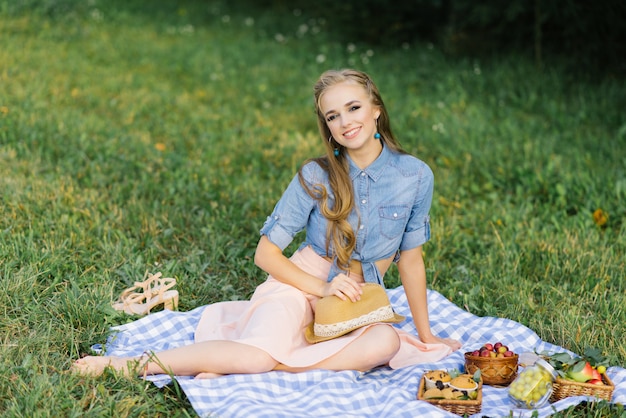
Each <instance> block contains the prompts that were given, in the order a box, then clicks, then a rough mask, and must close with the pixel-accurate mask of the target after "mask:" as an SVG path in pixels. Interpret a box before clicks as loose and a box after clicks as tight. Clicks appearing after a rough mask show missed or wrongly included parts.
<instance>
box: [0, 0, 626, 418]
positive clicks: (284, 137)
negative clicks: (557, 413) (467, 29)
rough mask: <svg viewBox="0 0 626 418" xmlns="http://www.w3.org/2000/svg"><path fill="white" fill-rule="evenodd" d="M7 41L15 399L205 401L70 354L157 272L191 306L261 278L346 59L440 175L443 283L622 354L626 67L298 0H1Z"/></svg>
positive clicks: (562, 336)
mask: <svg viewBox="0 0 626 418" xmlns="http://www.w3.org/2000/svg"><path fill="white" fill-rule="evenodd" d="M35 6H37V7H35ZM0 37H1V39H2V48H0V283H2V286H0V306H2V307H3V311H4V312H3V314H2V315H0V329H2V330H3V333H2V343H1V344H0V381H1V383H0V387H2V390H1V391H0V411H4V415H5V416H144V415H149V416H168V417H169V416H193V415H194V411H193V409H192V408H191V406H190V404H189V403H188V401H187V400H186V399H185V397H184V394H182V393H181V392H180V390H179V389H178V388H177V387H176V386H172V387H169V388H166V389H163V390H161V389H157V388H155V387H154V386H152V385H150V384H148V385H146V383H145V382H142V381H141V380H137V381H127V380H126V379H123V378H119V377H116V376H114V375H107V376H105V377H104V378H101V379H95V380H94V379H89V378H80V377H76V376H72V375H69V374H68V373H67V372H66V371H67V369H68V368H69V366H70V364H71V362H72V361H73V360H74V359H76V358H78V357H79V356H80V355H81V353H84V352H87V351H88V350H89V347H90V346H91V345H92V344H94V343H98V342H103V341H104V340H105V338H106V335H107V331H108V329H109V327H110V326H112V325H117V324H121V323H124V322H127V321H130V320H132V319H133V318H132V317H129V316H126V315H123V314H120V313H118V312H116V311H114V310H113V309H112V308H111V306H110V305H111V302H112V301H113V300H114V299H115V298H116V297H117V295H118V294H119V293H120V292H121V291H122V290H123V289H124V288H126V287H128V286H130V285H132V284H133V283H134V282H135V281H136V280H139V279H141V278H142V276H143V274H144V272H145V271H146V270H150V271H152V272H155V271H162V272H163V273H164V274H165V275H166V276H170V277H176V278H177V279H178V286H177V288H178V290H179V292H180V294H181V304H180V309H181V310H189V309H192V308H195V307H197V306H200V305H203V304H207V303H211V302H215V301H219V300H237V299H245V298H247V297H249V295H250V294H251V292H252V291H253V289H254V287H255V286H256V285H257V284H259V283H260V282H261V281H263V280H264V274H263V273H262V272H261V271H260V270H259V269H258V268H256V267H255V266H254V264H253V262H252V258H253V254H254V248H255V246H256V242H257V240H258V230H259V229H260V227H261V225H262V224H263V222H264V220H265V218H266V216H267V215H268V214H269V213H270V212H271V210H272V207H273V205H274V203H275V202H276V200H277V199H278V198H279V197H280V194H281V192H282V190H283V189H284V188H285V187H286V185H287V183H288V182H289V180H290V179H291V177H292V176H293V175H294V174H295V172H296V170H297V168H298V166H299V165H300V164H301V163H302V162H303V161H304V160H305V159H306V158H308V157H311V156H315V155H317V154H319V153H321V152H322V147H321V140H320V138H319V137H318V133H317V127H316V122H315V116H314V113H313V104H312V85H313V83H314V81H315V80H316V77H317V76H318V75H319V74H320V73H321V72H322V71H324V70H325V69H328V68H340V67H348V66H349V67H356V68H358V69H362V70H364V71H366V72H368V73H369V74H370V75H371V76H372V77H373V79H374V80H375V81H376V83H377V84H378V86H379V88H380V89H381V91H382V93H383V96H384V98H385V101H386V104H387V106H388V108H389V110H390V114H391V117H392V124H393V128H394V131H395V133H396V135H397V136H398V137H399V139H400V141H401V142H402V144H403V145H404V147H405V148H406V149H407V150H408V151H410V152H411V153H414V154H415V155H417V156H419V157H420V158H421V159H423V160H424V161H426V162H427V163H428V164H429V165H430V166H431V167H432V169H433V171H434V173H435V178H436V186H435V199H434V202H433V207H432V212H431V218H432V231H433V238H432V240H431V241H430V242H429V243H428V244H426V246H425V247H424V250H425V254H426V263H427V269H428V276H429V282H430V287H431V288H432V289H435V290H437V291H438V292H440V293H442V294H443V295H445V296H446V297H448V298H449V299H450V300H451V301H453V302H454V303H456V304H457V305H459V306H461V307H463V308H465V309H467V310H469V311H470V312H472V313H474V314H476V315H479V316H499V317H506V318H510V319H513V320H515V321H518V322H520V323H522V324H524V325H526V326H528V327H530V328H532V329H533V330H535V331H536V332H537V333H538V334H539V336H540V337H541V338H542V339H543V340H546V341H548V342H551V343H554V344H557V345H560V346H563V347H565V348H567V349H570V350H572V351H574V352H577V353H582V352H583V350H584V348H585V347H587V346H593V347H597V348H599V349H601V350H602V351H603V353H604V354H605V355H607V356H608V357H609V359H610V362H611V364H612V365H617V366H621V367H625V366H626V345H625V344H624V341H625V340H626V335H625V329H626V312H625V308H624V307H625V306H626V284H625V281H624V271H625V270H626V233H625V229H626V223H625V220H626V205H625V204H624V202H625V201H626V113H624V109H626V85H625V83H624V80H622V79H620V78H619V77H615V76H613V77H611V76H607V77H604V78H602V79H598V78H593V79H591V78H590V79H585V78H583V77H580V76H573V75H572V74H571V73H569V72H568V71H567V70H566V69H567V66H566V65H564V64H563V63H560V62H552V63H550V65H547V66H546V67H545V68H543V69H538V68H536V67H535V66H534V65H533V62H532V60H528V59H527V58H526V57H523V56H517V55H514V54H512V55H508V56H500V57H492V58H490V59H480V60H479V59H470V58H463V57H451V56H449V55H446V54H445V53H444V52H443V51H441V50H440V49H439V48H438V47H436V46H434V45H429V44H419V43H416V44H411V45H400V46H398V47H397V48H392V49H390V48H385V49H383V48H376V47H372V46H368V45H363V44H360V43H359V42H358V40H355V41H354V42H347V43H346V42H343V41H341V42H340V41H338V38H337V37H336V36H335V35H334V34H333V33H332V31H331V28H329V27H327V26H326V25H325V22H324V21H321V20H315V19H310V18H309V17H307V16H305V15H302V14H300V13H298V12H297V11H296V12H295V13H291V14H290V16H288V18H285V17H284V16H281V15H275V14H272V13H271V12H269V11H255V10H254V8H251V9H250V10H249V11H248V13H245V12H236V11H233V10H230V9H229V6H228V3H227V2H222V3H220V2H213V3H211V5H210V6H207V5H206V4H204V3H200V2H193V1H187V2H178V3H177V5H175V4H174V3H172V4H169V5H168V6H154V5H151V6H150V7H144V6H142V2H140V1H131V2H121V1H111V2H98V1H96V0H91V1H88V2H76V3H74V2H72V1H70V0H64V1H58V2H54V1H43V0H42V1H39V2H38V1H35V0H32V1H23V2H12V1H10V0H0ZM290 249H293V248H290ZM386 281H387V284H388V286H389V287H395V286H397V285H398V284H399V281H398V277H397V271H396V270H395V269H392V271H391V274H389V276H388V277H386ZM611 414H613V415H614V416H620V415H619V412H617V411H614V410H613V409H612V408H610V407H609V406H608V405H602V404H600V405H591V406H585V407H579V408H572V409H571V410H568V411H567V412H565V413H562V416H609V415H610V416H613V415H611Z"/></svg>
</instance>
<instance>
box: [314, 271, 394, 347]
mask: <svg viewBox="0 0 626 418" xmlns="http://www.w3.org/2000/svg"><path fill="white" fill-rule="evenodd" d="M362 290H363V294H362V295H361V299H360V300H358V301H356V302H352V301H351V300H349V299H348V300H341V299H339V298H338V297H337V296H334V295H333V296H326V297H323V298H321V299H320V300H318V301H317V304H316V306H315V319H314V320H313V322H311V323H310V324H309V326H308V327H307V329H306V330H305V332H304V336H305V338H306V340H307V341H308V342H309V343H311V344H313V343H319V342H321V341H327V340H331V339H333V338H337V337H340V336H342V335H344V334H347V333H349V332H350V331H354V330H355V329H357V328H361V327H363V326H365V325H370V324H375V323H379V322H402V321H404V319H405V318H404V316H402V315H398V314H396V313H395V312H394V311H393V308H392V307H391V303H390V302H389V298H388V297H387V292H385V289H383V287H382V286H380V285H377V284H375V283H366V284H365V285H364V286H363V287H362Z"/></svg>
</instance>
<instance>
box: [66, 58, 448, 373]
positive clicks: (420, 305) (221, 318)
mask: <svg viewBox="0 0 626 418" xmlns="http://www.w3.org/2000/svg"><path fill="white" fill-rule="evenodd" d="M314 90H315V103H316V108H317V115H318V124H319V127H320V133H321V137H322V140H323V141H324V143H326V144H327V146H326V155H324V156H322V157H318V158H315V159H311V160H309V161H308V162H305V163H304V164H303V166H302V167H301V168H300V170H299V172H298V174H297V175H296V176H295V177H294V178H293V179H292V181H291V183H290V184H289V186H288V187H287V189H286V191H285V192H284V194H283V196H282V198H281V199H280V200H279V201H278V203H277V204H276V206H275V208H274V210H273V212H272V214H271V215H270V216H269V217H268V218H267V221H266V222H265V224H264V225H263V227H262V228H261V230H260V233H261V239H260V240H259V242H258V245H257V249H256V253H255V257H254V261H255V263H256V264H257V265H258V266H259V267H260V268H261V269H263V270H264V271H265V272H266V273H268V275H269V276H268V278H267V280H266V281H265V282H264V283H262V284H261V285H260V286H258V287H257V289H256V291H255V292H254V294H253V295H252V298H251V300H250V301H238V302H222V303H215V304H212V305H209V306H207V307H206V308H205V310H204V313H203V315H202V318H201V319H200V322H199V324H198V326H197V329H196V332H195V343H194V344H191V345H186V346H182V347H178V348H174V349H170V350H166V351H161V352H156V353H152V354H150V355H145V356H140V357H129V358H120V357H110V358H107V357H93V356H92V357H86V358H83V359H80V360H77V361H76V362H75V363H74V365H73V370H74V371H77V372H79V373H87V374H100V373H102V371H103V370H104V368H106V367H108V366H111V367H113V368H114V369H116V370H118V371H120V372H124V373H130V374H141V373H144V374H162V373H166V372H168V371H169V372H171V373H173V374H175V375H192V376H196V377H200V378H209V377H216V376H221V375H224V374H233V373H237V374H241V373H263V372H267V371H270V370H285V371H291V372H302V371H306V370H313V369H328V370H360V371H367V370H370V369H372V368H374V367H377V366H381V365H384V364H388V365H389V366H390V367H393V368H397V367H404V366H408V365H413V364H419V363H424V362H432V361H437V360H440V359H441V358H443V357H445V356H447V355H448V354H450V353H452V352H453V351H454V350H456V349H458V348H460V343H459V342H457V341H455V340H452V339H447V338H439V337H437V336H435V335H434V334H433V333H432V331H431V329H430V324H429V320H428V306H427V299H426V271H425V267H424V261H423V259H422V250H421V248H422V245H423V244H424V243H425V242H427V241H428V239H429V238H430V229H429V216H428V213H429V209H430V202H431V200H432V194H433V186H432V172H431V170H430V168H429V167H428V166H427V165H426V164H425V163H424V162H422V161H421V160H419V159H417V158H416V157H413V156H411V155H409V154H407V153H405V152H402V151H401V149H400V146H399V145H398V143H397V141H396V139H395V137H394V136H393V134H392V132H391V128H390V124H389V120H388V114H387V111H386V109H385V106H384V103H383V101H382V98H381V97H380V93H379V92H378V89H377V88H376V86H375V85H374V83H373V82H372V80H371V79H370V78H369V76H368V75H367V74H365V73H363V72H359V71H355V70H342V71H327V72H325V73H323V74H322V75H321V76H320V78H319V80H318V82H317V84H316V86H315V89H314ZM381 118H382V119H383V120H382V121H381V122H382V123H380V125H378V126H377V122H378V120H379V119H381ZM329 133H330V138H329V140H328V141H327V140H326V136H327V134H329ZM331 142H332V144H331ZM335 146H337V147H341V151H340V152H338V153H336V152H335V149H334V148H335ZM391 212H393V214H392V215H391V219H392V221H391V222H392V223H393V224H394V226H393V227H392V228H390V227H387V226H385V225H386V224H387V223H388V222H389V219H390V218H389V214H390V213H391ZM303 229H305V230H306V236H305V239H304V241H303V242H302V243H301V244H300V246H299V248H298V250H297V251H296V252H295V253H294V254H293V255H292V256H291V257H287V256H286V255H284V254H283V252H284V250H285V249H286V248H287V246H288V245H289V244H290V243H291V242H292V240H293V239H294V237H295V236H296V234H297V233H298V232H300V231H301V230H303ZM383 230H384V231H383ZM383 232H384V233H383ZM392 261H396V262H397V265H398V269H399V272H400V277H401V279H402V282H403V285H404V289H405V291H406V294H407V298H408V301H409V304H410V307H411V312H412V314H413V318H415V326H416V328H417V330H418V336H415V335H410V334H408V333H406V332H404V331H401V330H400V329H398V328H395V327H391V326H390V325H389V324H386V322H389V321H387V320H382V319H381V320H380V322H378V321H376V320H374V321H362V320H361V319H358V318H356V317H354V319H353V320H351V323H352V322H354V321H356V322H354V323H358V324H359V325H358V326H352V325H351V326H350V328H349V329H350V332H348V333H341V334H337V335H336V336H333V337H332V338H326V337H324V338H322V339H317V338H315V337H316V336H315V335H312V336H311V338H309V339H308V340H307V339H305V334H306V331H307V329H308V328H309V324H310V323H311V322H312V321H314V320H316V319H319V318H318V315H317V311H316V307H317V306H318V305H320V306H323V305H324V304H323V303H322V302H321V301H320V299H322V300H327V298H338V299H340V300H341V301H344V302H348V304H347V305H346V306H348V307H350V306H354V308H353V309H358V307H359V306H361V305H362V304H365V303H369V299H368V298H369V293H367V292H366V293H364V290H365V289H369V288H366V287H364V286H366V285H365V283H368V286H375V287H378V288H379V289H380V291H381V292H382V294H383V295H385V292H384V290H383V288H384V281H383V276H384V274H385V273H386V271H387V269H388V268H389V265H390V263H391V262H392ZM318 301H319V303H318ZM380 308H381V309H383V308H385V307H384V306H381V307H380ZM388 308H389V309H391V307H390V305H389V306H388ZM361 312H363V314H364V315H368V316H369V314H368V313H367V311H361ZM320 314H321V313H320ZM389 314H391V317H394V315H393V313H392V312H390V313H389ZM357 316H358V315H357ZM378 317H379V316H378V314H375V315H374V316H373V317H372V318H378ZM388 317H389V316H385V318H388ZM381 318H382V317H381ZM398 318H399V319H394V322H398V321H401V320H403V319H404V318H402V317H398ZM315 332H317V329H316V331H315ZM324 335H325V334H324Z"/></svg>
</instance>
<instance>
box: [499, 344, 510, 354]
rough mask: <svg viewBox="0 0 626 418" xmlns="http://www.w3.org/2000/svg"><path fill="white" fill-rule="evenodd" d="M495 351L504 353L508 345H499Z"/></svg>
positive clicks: (507, 349)
mask: <svg viewBox="0 0 626 418" xmlns="http://www.w3.org/2000/svg"><path fill="white" fill-rule="evenodd" d="M496 351H497V352H498V353H506V352H507V351H509V347H507V346H506V345H501V346H500V347H498V349H497V350H496Z"/></svg>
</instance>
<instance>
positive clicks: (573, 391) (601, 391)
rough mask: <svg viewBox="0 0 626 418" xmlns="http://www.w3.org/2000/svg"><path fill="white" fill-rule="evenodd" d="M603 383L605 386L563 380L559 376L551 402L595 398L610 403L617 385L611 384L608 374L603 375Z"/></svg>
mask: <svg viewBox="0 0 626 418" xmlns="http://www.w3.org/2000/svg"><path fill="white" fill-rule="evenodd" d="M602 381H603V382H604V385H594V384H592V383H579V382H574V381H573V380H568V379H563V378H561V377H560V376H559V377H557V378H556V382H554V389H553V391H552V396H550V402H556V401H560V400H561V399H565V398H567V397H568V396H595V397H596V398H598V399H604V400H605V401H609V402H610V401H611V396H613V389H615V385H613V382H611V379H609V376H607V375H606V373H605V374H603V375H602Z"/></svg>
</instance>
